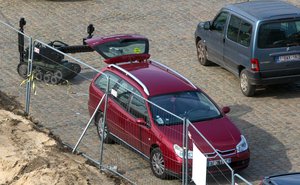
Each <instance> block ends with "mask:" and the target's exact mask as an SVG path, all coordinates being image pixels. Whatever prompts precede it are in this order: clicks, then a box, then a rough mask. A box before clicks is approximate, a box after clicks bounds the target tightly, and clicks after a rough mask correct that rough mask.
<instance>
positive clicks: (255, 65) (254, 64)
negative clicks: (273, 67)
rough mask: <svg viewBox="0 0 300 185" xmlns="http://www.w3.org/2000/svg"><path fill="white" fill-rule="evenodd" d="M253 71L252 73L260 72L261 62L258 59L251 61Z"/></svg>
mask: <svg viewBox="0 0 300 185" xmlns="http://www.w3.org/2000/svg"><path fill="white" fill-rule="evenodd" d="M251 70H252V71H259V62H258V59H257V58H252V59H251Z"/></svg>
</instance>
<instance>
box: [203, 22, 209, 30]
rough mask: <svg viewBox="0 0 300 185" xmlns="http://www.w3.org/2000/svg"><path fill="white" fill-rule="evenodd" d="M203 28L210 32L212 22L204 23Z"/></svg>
mask: <svg viewBox="0 0 300 185" xmlns="http://www.w3.org/2000/svg"><path fill="white" fill-rule="evenodd" d="M203 28H204V29H205V30H210V29H211V25H210V21H206V22H204V25H203Z"/></svg>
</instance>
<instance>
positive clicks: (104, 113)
mask: <svg viewBox="0 0 300 185" xmlns="http://www.w3.org/2000/svg"><path fill="white" fill-rule="evenodd" d="M109 83H110V77H109V76H108V78H107V84H106V92H105V94H106V96H105V102H104V111H103V122H102V139H101V142H100V160H99V169H100V170H101V166H102V160H103V144H104V139H103V138H104V129H105V125H106V112H107V103H108V94H109V92H108V91H109Z"/></svg>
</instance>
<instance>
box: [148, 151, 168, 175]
mask: <svg viewBox="0 0 300 185" xmlns="http://www.w3.org/2000/svg"><path fill="white" fill-rule="evenodd" d="M150 163H151V164H150V166H151V170H152V172H153V174H154V175H155V176H156V177H158V178H161V179H166V178H167V173H166V168H165V161H164V157H163V155H162V153H161V151H160V149H159V148H154V149H153V150H152V151H151V156H150Z"/></svg>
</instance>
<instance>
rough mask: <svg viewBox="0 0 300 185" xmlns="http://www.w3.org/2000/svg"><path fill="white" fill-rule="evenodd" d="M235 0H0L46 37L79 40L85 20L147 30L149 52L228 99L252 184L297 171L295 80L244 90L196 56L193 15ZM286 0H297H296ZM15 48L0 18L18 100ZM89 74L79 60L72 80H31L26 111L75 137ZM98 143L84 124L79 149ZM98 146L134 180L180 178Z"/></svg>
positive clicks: (5, 70)
mask: <svg viewBox="0 0 300 185" xmlns="http://www.w3.org/2000/svg"><path fill="white" fill-rule="evenodd" d="M233 2H240V1H234V0H210V1H205V0H189V1H172V0H166V1H157V0H153V1H145V0H140V1H138V0H110V1H106V0H98V1H92V0H73V1H72V0H52V1H50V0H49V1H43V0H32V1H28V0H23V1H22V0H10V1H7V0H0V20H2V21H4V22H6V23H8V24H10V25H12V26H14V27H16V28H17V27H18V21H19V18H20V17H25V18H26V20H27V25H26V30H25V32H26V34H27V35H29V36H32V37H33V38H34V39H38V40H41V41H45V42H48V41H50V40H63V41H65V42H67V43H69V44H80V43H81V41H82V38H83V37H84V36H86V26H87V25H88V24H90V23H92V24H93V25H94V26H95V28H96V31H95V35H100V34H101V35H109V34H115V33H140V34H143V35H146V36H147V37H148V38H149V39H150V53H151V54H152V58H154V59H157V60H159V61H161V62H162V63H164V64H166V65H168V66H170V67H171V68H173V69H175V70H177V71H179V72H180V73H181V74H183V75H184V76H186V77H187V78H188V79H190V80H191V81H192V82H193V83H195V84H196V85H198V86H199V87H200V88H202V89H203V90H204V91H205V92H207V93H208V94H209V95H210V96H211V97H212V98H213V99H214V100H215V101H216V102H217V103H218V104H219V105H220V106H224V105H228V106H230V107H231V110H232V111H231V113H230V114H229V116H230V118H231V119H232V120H233V121H234V122H235V123H236V125H237V126H238V127H239V128H240V129H241V130H242V132H243V133H244V135H246V137H247V139H248V142H249V144H250V148H251V162H250V166H249V167H248V168H247V169H246V170H244V171H242V172H241V175H242V176H243V177H244V178H246V179H247V180H249V181H250V182H252V183H253V184H258V182H259V180H260V179H261V178H262V177H263V176H265V175H271V174H276V173H286V172H295V171H300V147H299V142H298V141H299V140H300V135H299V132H300V124H299V123H300V121H299V120H300V114H299V113H300V83H294V84H289V85H280V86H279V85H277V86H272V87H268V88H267V89H266V90H264V91H259V92H258V95H257V96H256V97H255V98H247V97H244V96H243V95H242V93H241V92H240V90H239V82H238V79H237V78H236V77H234V76H233V75H232V74H231V73H229V72H228V71H226V70H224V69H222V68H220V67H218V66H212V67H203V66H201V65H200V64H199V63H198V61H197V58H196V49H195V42H194V37H193V34H194V30H195V28H196V25H197V23H198V22H199V21H204V20H210V19H212V18H213V17H214V15H215V14H216V12H217V11H218V10H219V9H220V8H221V7H222V6H223V5H225V4H229V3H233ZM290 2H292V3H294V4H296V5H298V6H300V1H299V0H290ZM16 48H17V36H16V34H15V33H14V32H12V31H10V30H6V28H5V27H4V26H3V25H0V68H1V74H0V77H1V78H0V90H1V91H4V92H8V93H9V94H11V95H13V96H16V97H18V98H19V99H20V101H22V102H24V92H25V91H24V87H20V86H19V84H20V83H21V81H22V79H20V77H19V76H18V75H17V73H16V72H15V71H16V66H17V64H18V53H17V49H16ZM74 56H75V57H76V58H79V59H80V60H82V61H85V62H86V63H88V64H89V65H91V66H94V67H96V68H97V69H100V68H101V67H103V66H104V64H103V63H102V62H101V58H99V56H98V55H97V54H96V53H88V54H76V55H74ZM67 59H68V60H69V61H70V62H76V61H73V60H72V59H70V58H67ZM94 75H95V72H93V71H92V70H90V69H89V68H88V67H85V66H83V70H82V72H81V74H80V76H77V77H76V78H75V79H74V80H72V81H71V83H72V85H65V86H63V85H61V86H50V85H45V84H42V83H37V89H36V90H37V95H36V96H33V97H32V100H31V102H32V105H31V113H32V114H33V115H34V117H36V119H38V120H40V121H41V122H42V124H43V126H45V127H47V128H50V129H51V130H52V131H53V133H54V134H56V135H59V137H61V138H62V140H63V141H66V142H68V143H71V144H73V145H74V144H75V142H76V140H77V138H78V137H79V136H80V133H81V131H82V130H83V128H84V126H85V124H86V123H87V121H88V120H89V116H88V114H87V99H88V96H87V93H88V85H89V81H90V80H91V79H92V77H93V76H94ZM98 145H99V143H98V141H97V137H96V135H95V133H94V130H93V129H89V132H88V135H87V136H86V137H85V139H84V140H83V142H82V145H80V149H81V150H83V151H86V152H87V153H89V154H90V155H91V156H93V157H94V158H97V157H98V156H99V155H98V154H97V153H98ZM104 154H105V156H104V163H105V164H112V165H116V166H118V170H119V172H120V173H123V174H124V175H125V176H126V177H128V178H129V179H131V180H132V181H134V182H137V183H138V184H162V183H163V184H176V183H177V184H180V182H179V181H177V180H173V181H164V182H162V181H160V180H158V179H157V178H155V177H154V176H153V175H152V173H151V171H150V168H149V165H148V163H147V162H146V161H144V160H143V159H141V158H140V157H138V156H137V155H135V154H133V153H132V152H130V151H129V150H127V149H126V148H124V147H119V145H111V146H105V150H104ZM120 154H122V158H120V156H121V155H120Z"/></svg>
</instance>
